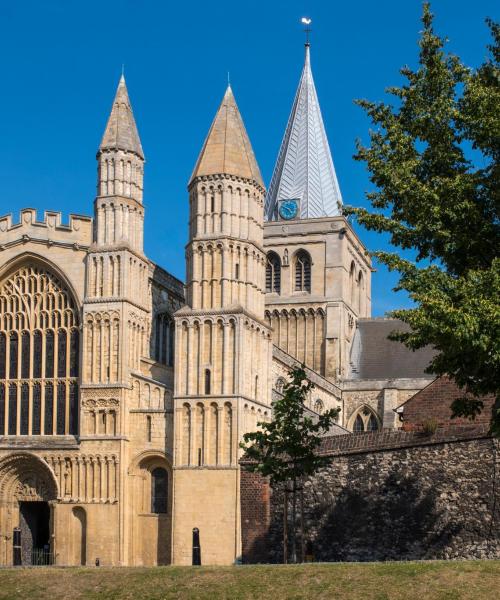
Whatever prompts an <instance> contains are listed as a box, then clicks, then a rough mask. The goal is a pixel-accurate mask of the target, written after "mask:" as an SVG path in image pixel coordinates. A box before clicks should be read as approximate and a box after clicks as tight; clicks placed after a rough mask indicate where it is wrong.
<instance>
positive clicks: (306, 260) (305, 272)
mask: <svg viewBox="0 0 500 600" xmlns="http://www.w3.org/2000/svg"><path fill="white" fill-rule="evenodd" d="M295 291H296V292H310V291H311V257H310V256H309V254H308V253H307V252H306V251H305V250H300V251H299V252H298V253H297V256H296V257H295Z"/></svg>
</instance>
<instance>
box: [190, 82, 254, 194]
mask: <svg viewBox="0 0 500 600" xmlns="http://www.w3.org/2000/svg"><path fill="white" fill-rule="evenodd" d="M218 174H228V175H235V176H238V177H243V178H246V179H252V180H254V181H255V182H257V183H258V184H259V185H260V186H262V187H264V183H263V181H262V176H261V174H260V170H259V166H258V164H257V161H256V159H255V155H254V152H253V149H252V145H251V144H250V140H249V138H248V134H247V132H246V129H245V125H244V124H243V120H242V118H241V115H240V111H239V110H238V106H237V104H236V100H235V99H234V95H233V91H232V89H231V86H230V85H229V84H228V86H227V88H226V92H225V94H224V98H223V99H222V102H221V104H220V106H219V109H218V111H217V114H216V115H215V119H214V121H213V123H212V126H211V127H210V131H209V132H208V136H207V139H206V140H205V143H204V145H203V148H202V150H201V153H200V156H199V157H198V161H197V162H196V166H195V168H194V171H193V174H192V175H191V179H190V183H191V181H193V180H194V179H195V178H196V177H200V176H203V175H218Z"/></svg>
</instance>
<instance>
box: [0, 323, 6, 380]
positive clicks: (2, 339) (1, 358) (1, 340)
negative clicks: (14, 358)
mask: <svg viewBox="0 0 500 600" xmlns="http://www.w3.org/2000/svg"><path fill="white" fill-rule="evenodd" d="M6 356H7V342H6V335H5V333H3V332H1V331H0V379H5V366H6V365H5V360H6Z"/></svg>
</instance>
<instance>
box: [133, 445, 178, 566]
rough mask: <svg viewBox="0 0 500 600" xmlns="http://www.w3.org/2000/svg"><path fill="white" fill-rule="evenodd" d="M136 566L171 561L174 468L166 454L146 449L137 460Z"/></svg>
mask: <svg viewBox="0 0 500 600" xmlns="http://www.w3.org/2000/svg"><path fill="white" fill-rule="evenodd" d="M129 474H130V475H131V476H132V479H131V484H132V498H133V511H132V518H131V535H132V544H131V556H130V560H129V562H130V564H132V565H144V566H152V565H167V564H170V561H171V558H170V538H171V526H172V470H171V466H170V463H169V462H168V461H167V459H166V457H165V456H164V455H162V454H160V453H156V452H145V453H143V454H141V455H140V456H139V457H138V458H137V459H136V460H135V461H134V463H133V466H132V467H131V469H130V471H129Z"/></svg>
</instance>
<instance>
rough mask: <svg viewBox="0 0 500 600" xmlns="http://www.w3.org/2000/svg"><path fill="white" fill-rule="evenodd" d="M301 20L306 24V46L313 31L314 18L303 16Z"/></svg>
mask: <svg viewBox="0 0 500 600" xmlns="http://www.w3.org/2000/svg"><path fill="white" fill-rule="evenodd" d="M300 22H301V23H302V25H304V31H305V32H306V46H309V34H310V33H311V23H312V19H309V18H308V17H302V19H301V20H300Z"/></svg>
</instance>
